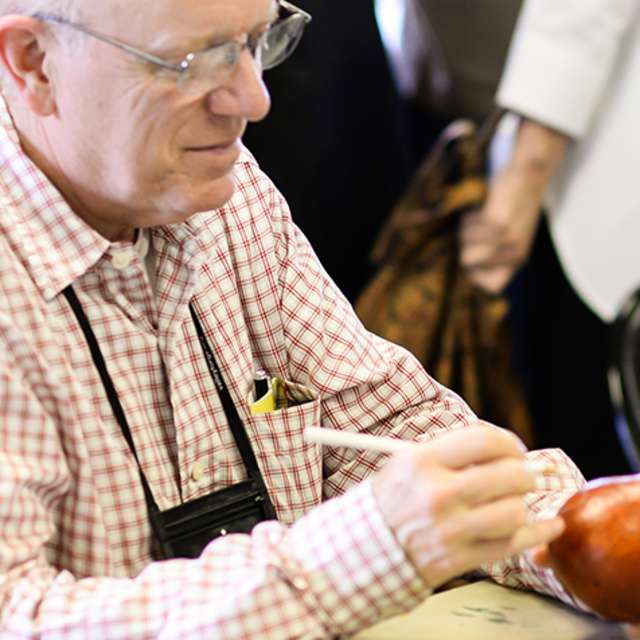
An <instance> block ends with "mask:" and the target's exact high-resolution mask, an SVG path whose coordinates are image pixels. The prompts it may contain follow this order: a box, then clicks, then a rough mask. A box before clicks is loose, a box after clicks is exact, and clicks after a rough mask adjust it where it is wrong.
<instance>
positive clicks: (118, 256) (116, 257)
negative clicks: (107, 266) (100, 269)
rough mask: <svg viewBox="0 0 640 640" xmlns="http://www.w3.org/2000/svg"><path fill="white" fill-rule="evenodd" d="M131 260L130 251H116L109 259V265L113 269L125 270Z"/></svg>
mask: <svg viewBox="0 0 640 640" xmlns="http://www.w3.org/2000/svg"><path fill="white" fill-rule="evenodd" d="M132 260H133V254H132V253H131V251H117V252H115V253H114V254H113V257H112V258H111V264H112V265H113V266H114V268H115V269H126V268H127V267H128V266H129V265H130V264H131V261H132Z"/></svg>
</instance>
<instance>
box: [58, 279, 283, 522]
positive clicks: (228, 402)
mask: <svg viewBox="0 0 640 640" xmlns="http://www.w3.org/2000/svg"><path fill="white" fill-rule="evenodd" d="M63 294H64V296H65V298H66V299H67V301H68V302H69V305H70V306H71V309H72V310H73V312H74V314H75V316H76V318H77V320H78V324H79V325H80V328H81V329H82V332H83V333H84V337H85V339H86V341H87V345H88V346H89V350H90V351H91V357H92V359H93V362H94V364H95V367H96V369H97V370H98V373H99V375H100V379H101V380H102V385H103V387H104V390H105V392H106V394H107V398H108V400H109V404H110V405H111V409H112V411H113V415H114V416H115V418H116V420H117V422H118V424H119V425H120V429H121V430H122V435H123V436H124V438H125V440H126V441H127V444H128V445H129V448H130V449H131V453H132V454H133V457H134V459H135V461H136V464H137V465H138V472H139V474H140V480H141V482H142V488H143V490H144V495H145V499H146V501H147V507H148V509H149V511H150V512H151V513H154V512H158V511H160V509H159V507H158V505H157V503H156V501H155V499H154V497H153V493H152V491H151V487H150V486H149V483H148V482H147V479H146V477H145V475H144V472H143V470H142V465H141V464H140V459H139V458H138V454H137V452H136V448H135V445H134V443H133V437H132V436H131V430H130V429H129V423H128V422H127V417H126V415H125V413H124V410H123V408H122V405H121V403H120V399H119V398H118V393H117V392H116V389H115V386H114V384H113V380H112V379H111V376H110V375H109V371H108V369H107V364H106V362H105V360H104V357H103V355H102V351H101V350H100V345H99V344H98V340H97V339H96V336H95V333H94V332H93V329H92V328H91V325H90V324H89V319H88V318H87V316H86V314H85V313H84V311H83V310H82V306H81V304H80V301H79V300H78V297H77V296H76V293H75V291H74V290H73V287H72V286H71V285H69V286H68V287H67V288H66V289H64V291H63ZM189 310H190V312H191V318H192V319H193V323H194V325H195V328H196V333H197V334H198V339H199V340H200V344H201V346H202V350H203V352H204V356H205V360H206V361H207V366H208V368H209V373H210V374H211V378H212V379H213V382H214V383H215V387H216V389H217V391H218V395H219V397H220V402H221V403H222V408H223V409H224V413H225V416H226V418H227V422H228V423H229V427H230V429H231V433H232V434H233V438H234V440H235V442H236V446H237V447H238V451H239V452H240V456H241V457H242V461H243V462H244V465H245V468H246V471H247V474H248V475H249V477H250V478H251V479H252V480H254V481H255V482H257V483H258V486H259V487H261V488H262V489H263V495H264V497H265V499H266V500H267V501H268V503H269V505H268V509H270V510H271V511H272V512H273V513H274V514H275V511H274V510H273V505H272V504H271V501H270V498H269V494H268V492H267V489H266V485H265V483H264V479H263V477H262V474H261V472H260V467H259V466H258V462H257V460H256V456H255V454H254V452H253V448H252V447H251V443H250V441H249V438H248V437H247V432H246V430H245V427H244V424H243V423H242V419H241V418H240V416H239V415H238V410H237V409H236V407H235V405H234V403H233V400H232V398H231V394H230V393H229V389H228V388H227V385H226V384H225V381H224V378H223V377H222V373H221V372H220V368H219V367H218V364H217V363H216V360H215V358H214V356H213V351H212V350H211V347H210V346H209V343H208V341H207V339H206V336H205V334H204V330H203V328H202V325H201V323H200V320H199V319H198V316H197V314H196V312H195V309H194V307H193V303H189Z"/></svg>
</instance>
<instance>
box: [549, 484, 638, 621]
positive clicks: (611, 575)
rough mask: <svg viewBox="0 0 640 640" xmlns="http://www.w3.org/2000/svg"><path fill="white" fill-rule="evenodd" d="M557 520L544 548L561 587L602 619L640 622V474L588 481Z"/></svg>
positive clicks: (563, 509) (561, 511) (568, 502)
mask: <svg viewBox="0 0 640 640" xmlns="http://www.w3.org/2000/svg"><path fill="white" fill-rule="evenodd" d="M560 516H562V518H563V519H564V521H565V522H566V529H565V531H564V533H563V534H562V535H561V536H560V537H559V538H557V539H556V540H554V541H553V542H552V543H551V544H550V545H549V553H550V557H551V562H552V566H553V569H554V571H555V574H556V575H557V577H558V579H559V580H560V582H561V583H562V584H563V585H564V586H565V588H566V589H567V590H568V591H570V592H571V593H572V594H573V595H575V596H577V597H578V598H580V600H582V601H583V602H584V603H585V604H586V605H587V606H589V607H590V608H591V609H593V610H594V611H595V612H596V613H599V614H600V615H601V616H604V617H605V618H608V619H610V620H616V621H618V622H628V623H640V475H635V476H618V477H613V478H603V479H600V480H595V481H592V482H590V483H589V484H587V487H586V488H585V490H584V491H581V492H579V493H577V494H575V495H574V496H572V497H571V498H570V499H569V500H568V501H567V502H566V504H565V505H564V506H563V507H562V509H561V510H560Z"/></svg>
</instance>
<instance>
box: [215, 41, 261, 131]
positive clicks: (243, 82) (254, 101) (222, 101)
mask: <svg viewBox="0 0 640 640" xmlns="http://www.w3.org/2000/svg"><path fill="white" fill-rule="evenodd" d="M207 100H208V107H209V109H210V110H211V112H212V113H214V114H216V115H225V116H235V117H240V118H244V119H246V120H249V121H250V122H258V121H259V120H262V119H263V118H264V117H265V116H266V115H267V114H268V113H269V109H270V108H271V97H270V96H269V91H268V90H267V87H266V86H265V84H264V81H263V79H262V70H261V69H260V68H259V67H258V66H257V65H256V63H255V61H254V59H253V57H252V56H251V53H249V51H247V50H246V49H245V50H244V51H243V52H242V53H241V55H240V59H239V60H238V63H237V65H236V68H235V69H234V70H233V75H232V76H231V78H230V79H229V81H228V82H227V83H226V84H225V86H224V87H220V88H219V89H217V90H215V91H212V92H211V93H210V94H209V96H208V99H207Z"/></svg>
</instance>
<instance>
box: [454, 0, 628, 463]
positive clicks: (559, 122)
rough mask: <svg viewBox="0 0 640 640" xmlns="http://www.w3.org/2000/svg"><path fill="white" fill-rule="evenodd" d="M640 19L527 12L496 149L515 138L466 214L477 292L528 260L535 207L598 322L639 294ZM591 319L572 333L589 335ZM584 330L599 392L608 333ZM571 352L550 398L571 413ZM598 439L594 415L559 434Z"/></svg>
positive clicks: (577, 8) (531, 0) (611, 4)
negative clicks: (594, 335) (481, 198)
mask: <svg viewBox="0 0 640 640" xmlns="http://www.w3.org/2000/svg"><path fill="white" fill-rule="evenodd" d="M639 11H640V2H638V0H565V1H564V2H554V1H553V0H527V1H526V2H525V3H524V6H523V9H522V12H521V15H520V18H519V21H518V25H517V27H516V31H515V35H514V38H513V41H512V44H511V48H510V52H509V58H508V62H507V65H506V68H505V71H504V74H503V77H502V81H501V84H500V87H499V90H498V93H497V102H498V104H499V105H500V106H502V107H504V108H506V109H507V110H508V111H509V112H510V113H512V114H516V115H517V116H518V117H519V119H518V120H517V122H516V123H515V124H514V122H513V121H511V122H507V123H506V124H505V129H503V131H502V134H500V133H499V134H498V138H499V139H500V136H501V135H502V136H503V137H504V135H512V142H513V148H512V152H511V154H510V156H509V157H508V160H507V162H506V163H505V164H504V166H503V167H502V168H501V169H500V170H499V171H498V172H497V173H496V175H495V178H494V181H493V184H492V188H491V191H490V195H489V198H488V201H487V204H486V206H485V207H484V208H483V209H482V210H480V211H477V212H474V213H472V214H470V215H468V216H467V218H466V219H465V220H464V223H463V225H462V229H461V241H462V242H461V244H462V254H461V260H462V263H463V265H464V266H465V267H466V269H467V270H468V273H469V275H470V277H471V278H472V279H473V281H474V282H475V283H476V284H478V285H479V286H481V287H483V288H485V289H486V290H488V291H493V292H498V291H502V290H503V289H504V288H505V287H506V286H507V285H508V284H509V283H510V282H511V281H512V279H513V277H514V274H515V273H516V272H517V271H518V269H519V268H520V267H521V266H522V265H523V263H524V262H525V260H526V259H527V258H528V256H529V253H530V250H531V247H532V244H533V240H534V236H535V232H536V229H537V227H538V223H539V220H540V215H541V211H542V209H543V206H544V208H545V209H546V211H547V212H548V216H547V223H548V225H549V228H550V231H551V236H552V238H553V241H554V245H555V249H556V252H557V254H558V257H559V260H560V263H561V265H562V268H563V270H564V272H565V274H566V276H567V277H568V279H569V281H570V283H571V284H572V286H573V287H574V289H575V290H576V291H577V293H578V294H579V296H580V298H581V300H582V301H583V302H584V303H585V304H586V305H587V306H588V307H589V309H590V310H591V311H593V313H594V314H595V315H596V316H597V318H599V319H600V320H601V321H602V322H603V323H609V322H610V321H612V320H613V319H614V318H615V316H616V314H617V312H618V310H619V308H620V306H621V305H622V303H623V301H624V300H625V298H626V297H627V296H628V295H629V294H630V293H631V292H632V291H633V290H634V289H635V288H636V287H637V286H638V285H640V260H638V258H637V252H638V249H637V242H638V240H637V238H638V232H640V182H639V181H638V179H637V176H636V171H637V169H636V166H635V164H636V163H635V161H634V158H635V156H636V153H637V150H638V149H640V127H638V126H637V125H636V120H637V117H638V113H640V88H639V83H638V80H639V79H640V21H639V20H638V17H639ZM506 129H510V130H511V132H512V133H511V134H510V133H505V131H506ZM502 141H504V140H502ZM558 297H559V298H562V297H563V296H557V298H558ZM552 303H553V310H550V311H549V313H551V314H553V315H552V320H551V321H550V323H549V324H550V327H551V331H552V332H555V333H556V335H555V336H553V337H552V338H550V340H551V341H552V342H553V344H554V348H557V349H563V344H564V343H565V342H567V341H568V340H571V339H572V338H571V336H567V335H566V333H565V334H564V335H562V336H559V335H558V331H559V327H560V326H561V322H562V319H563V318H562V316H561V313H562V312H561V308H562V306H561V305H562V304H563V300H557V299H556V300H553V301H552ZM557 305H560V306H557ZM550 306H551V305H550ZM597 318H592V319H589V318H587V320H585V321H584V322H582V321H580V324H585V323H586V324H589V323H590V324H591V325H593V326H595V325H596V323H597V322H598V320H597ZM556 321H559V322H560V324H558V323H557V322H556ZM571 324H574V325H576V324H577V323H573V321H572V323H568V324H567V326H568V327H569V329H571ZM581 331H582V330H581V328H580V327H579V326H575V328H574V335H575V336H580V337H581V338H582V339H583V342H584V344H583V347H582V348H583V350H584V353H585V364H586V365H587V367H586V369H591V371H592V372H594V375H598V376H599V379H600V383H599V384H600V386H601V387H602V388H603V389H605V388H606V380H605V371H604V369H605V365H604V364H603V363H596V361H597V360H598V358H597V357H593V354H594V352H595V351H598V352H599V353H600V354H606V348H607V346H606V330H605V331H602V332H600V333H599V337H598V339H597V340H595V342H597V343H599V344H595V345H594V340H591V339H589V338H588V337H586V333H582V332H581ZM585 331H586V330H585ZM580 348H581V347H580V344H579V343H578V344H577V348H576V350H575V351H576V352H577V353H578V356H574V355H570V356H568V357H566V358H565V360H566V363H565V364H566V366H567V368H568V369H570V367H571V364H572V363H573V366H574V367H575V376H571V377H572V380H567V379H566V378H567V376H564V375H563V376H557V377H559V378H562V379H559V380H557V386H558V389H562V392H560V391H558V393H557V394H556V395H557V396H558V398H559V402H562V403H564V404H571V403H572V402H571V396H570V394H569V395H564V390H565V389H566V388H567V385H569V386H571V385H573V389H575V392H576V394H580V393H581V392H582V394H583V395H584V393H585V391H586V389H587V386H586V383H584V382H583V376H584V375H589V372H588V371H580V369H581V367H580V365H579V363H578V359H577V358H579V357H580V355H579V352H580ZM603 359H604V357H603V358H600V360H603ZM571 361H572V362H571ZM547 364H548V363H547ZM542 366H543V367H544V366H545V365H544V363H543V364H542ZM596 369H598V371H595V370H596ZM546 376H547V382H548V381H549V379H550V378H553V371H551V372H549V371H548V369H547V373H546ZM549 384H550V385H551V386H553V384H554V382H553V381H551V382H549ZM551 393H553V391H552V392H551ZM561 395H562V396H563V398H561V399H560V396H561ZM595 413H597V412H593V410H592V409H591V414H592V415H595ZM558 422H560V421H558ZM575 422H576V423H577V422H579V420H576V421H575ZM598 422H599V424H597V423H598ZM603 429H607V430H609V431H610V438H614V437H615V436H614V433H613V431H614V430H613V425H612V424H611V425H610V424H603V423H602V420H601V419H600V418H598V417H596V419H595V422H594V424H593V425H592V427H589V428H587V427H586V426H585V425H584V424H580V426H579V428H577V429H576V431H575V437H574V434H571V427H569V428H568V431H567V433H566V436H567V440H569V439H570V438H571V439H573V440H574V441H578V440H580V441H581V445H580V446H583V445H584V442H585V441H587V440H588V439H589V435H588V434H587V431H591V432H592V433H594V432H595V431H596V430H603ZM579 434H582V435H579ZM600 436H601V437H602V433H601V434H600ZM593 453H594V452H593V449H592V450H591V452H589V451H585V452H583V453H582V455H581V453H580V452H577V451H575V450H574V451H572V455H573V456H574V457H575V458H577V459H578V460H579V463H580V464H581V466H582V468H588V466H589V462H588V461H587V462H585V461H584V460H583V459H581V458H583V457H584V456H585V455H593ZM610 471H611V472H615V471H619V472H624V471H626V469H625V468H623V467H620V468H619V469H615V468H611V469H610Z"/></svg>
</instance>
